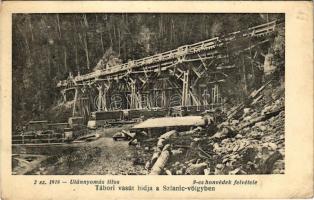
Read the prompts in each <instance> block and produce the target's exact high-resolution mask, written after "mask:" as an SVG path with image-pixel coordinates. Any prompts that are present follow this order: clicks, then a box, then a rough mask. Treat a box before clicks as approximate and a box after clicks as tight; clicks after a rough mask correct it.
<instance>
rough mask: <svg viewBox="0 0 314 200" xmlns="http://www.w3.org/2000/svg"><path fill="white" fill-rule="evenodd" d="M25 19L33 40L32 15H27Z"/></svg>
mask: <svg viewBox="0 0 314 200" xmlns="http://www.w3.org/2000/svg"><path fill="white" fill-rule="evenodd" d="M27 19H28V26H29V30H30V32H31V36H32V41H34V34H33V25H32V17H31V15H28V18H27Z"/></svg>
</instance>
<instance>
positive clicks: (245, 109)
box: [243, 108, 251, 114]
mask: <svg viewBox="0 0 314 200" xmlns="http://www.w3.org/2000/svg"><path fill="white" fill-rule="evenodd" d="M250 111H251V108H244V109H243V113H244V114H249V113H250Z"/></svg>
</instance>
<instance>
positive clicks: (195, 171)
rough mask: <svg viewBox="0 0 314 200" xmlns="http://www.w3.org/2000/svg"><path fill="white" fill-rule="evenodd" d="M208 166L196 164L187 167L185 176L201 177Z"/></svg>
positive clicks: (203, 163)
mask: <svg viewBox="0 0 314 200" xmlns="http://www.w3.org/2000/svg"><path fill="white" fill-rule="evenodd" d="M207 167H208V166H207V164H206V163H205V162H202V163H198V164H192V165H191V166H189V167H188V168H187V170H186V172H185V174H190V175H201V174H203V173H204V169H206V168H207Z"/></svg>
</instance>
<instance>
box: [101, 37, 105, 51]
mask: <svg viewBox="0 0 314 200" xmlns="http://www.w3.org/2000/svg"><path fill="white" fill-rule="evenodd" d="M100 42H101V49H102V54H105V47H104V41H103V39H102V32H101V33H100Z"/></svg>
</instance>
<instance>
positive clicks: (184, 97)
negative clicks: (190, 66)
mask: <svg viewBox="0 0 314 200" xmlns="http://www.w3.org/2000/svg"><path fill="white" fill-rule="evenodd" d="M182 81H183V87H182V101H181V105H182V106H187V105H188V104H189V89H190V86H189V70H187V71H185V72H183V79H182Z"/></svg>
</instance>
